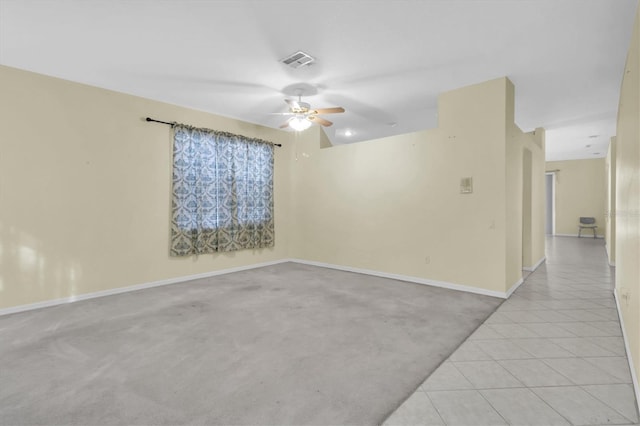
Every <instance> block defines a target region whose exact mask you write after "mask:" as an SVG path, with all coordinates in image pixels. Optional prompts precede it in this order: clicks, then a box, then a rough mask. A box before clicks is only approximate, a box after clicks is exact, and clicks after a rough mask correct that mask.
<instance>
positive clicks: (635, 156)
mask: <svg viewBox="0 0 640 426" xmlns="http://www.w3.org/2000/svg"><path fill="white" fill-rule="evenodd" d="M639 26H640V11H639V12H636V21H635V25H634V29H633V35H632V38H631V43H630V47H629V54H628V56H627V64H626V66H625V70H624V77H623V81H622V89H621V92H620V106H619V109H618V125H617V129H616V130H617V131H616V168H615V170H616V209H615V217H616V241H615V244H616V293H617V296H618V300H619V302H620V311H621V314H622V318H623V320H624V329H625V334H626V336H627V339H628V343H629V348H630V355H631V358H632V360H633V364H634V366H635V372H636V376H639V375H640V267H639V265H640V32H639V29H640V28H639ZM636 392H637V389H636Z"/></svg>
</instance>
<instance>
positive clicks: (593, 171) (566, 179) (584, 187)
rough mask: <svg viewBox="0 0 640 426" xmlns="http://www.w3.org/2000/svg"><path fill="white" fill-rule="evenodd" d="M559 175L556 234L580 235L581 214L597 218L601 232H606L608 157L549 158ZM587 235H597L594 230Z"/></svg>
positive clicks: (585, 233) (557, 182)
mask: <svg viewBox="0 0 640 426" xmlns="http://www.w3.org/2000/svg"><path fill="white" fill-rule="evenodd" d="M547 170H559V171H558V172H556V173H555V177H556V197H555V203H556V230H555V232H556V234H557V235H577V234H578V220H579V218H580V217H581V216H587V217H595V218H596V225H598V231H597V233H598V235H600V236H604V232H605V220H604V210H605V197H606V192H605V185H606V178H605V160H604V158H596V159H592V160H570V161H549V162H547ZM582 232H583V235H589V234H591V235H593V232H592V231H590V230H586V231H582Z"/></svg>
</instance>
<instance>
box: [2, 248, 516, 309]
mask: <svg viewBox="0 0 640 426" xmlns="http://www.w3.org/2000/svg"><path fill="white" fill-rule="evenodd" d="M285 262H296V263H302V264H306V265H313V266H321V267H324V268H331V269H338V270H341V271H347V272H355V273H358V274H366V275H373V276H377V277H382V278H391V279H394V280H399V281H407V282H412V283H416V284H423V285H430V286H434V287H441V288H447V289H450V290H457V291H464V292H467V293H474V294H481V295H484V296H492V297H499V298H501V299H506V298H508V297H509V296H510V295H511V293H513V291H515V290H516V288H517V287H518V286H519V285H520V284H522V279H520V281H518V282H517V283H516V284H514V285H513V286H512V287H511V289H510V290H509V292H508V293H505V292H501V291H495V290H486V289H482V288H477V287H471V286H466V285H462V284H454V283H449V282H445V281H436V280H429V279H425V278H418V277H412V276H408V275H399V274H390V273H387V272H381V271H374V270H371V269H360V268H352V267H349V266H342V265H333V264H329V263H322V262H314V261H310V260H302V259H279V260H274V261H270V262H262V263H255V264H251V265H246V266H239V267H236V268H228V269H221V270H218V271H211V272H204V273H202V274H195V275H185V276H180V277H175V278H168V279H166V280H160V281H152V282H148V283H143V284H136V285H132V286H127V287H119V288H114V289H109V290H103V291H96V292H93V293H85V294H79V295H74V296H69V297H63V298H60V299H53V300H45V301H43V302H36V303H29V304H26V305H18V306H12V307H10V308H4V309H0V316H2V315H9V314H15V313H18V312H24V311H31V310H33V309H40V308H48V307H51V306H57V305H64V304H66V303H72V302H77V301H80V300H88V299H95V298H97V297H104V296H112V295H114V294H121V293H128V292H130V291H138V290H144V289H147V288H153V287H160V286H164V285H169V284H176V283H180V282H184V281H191V280H196V279H200V278H209V277H214V276H216V275H224V274H230V273H233V272H240V271H246V270H249V269H255V268H261V267H264V266H270V265H277V264H279V263H285Z"/></svg>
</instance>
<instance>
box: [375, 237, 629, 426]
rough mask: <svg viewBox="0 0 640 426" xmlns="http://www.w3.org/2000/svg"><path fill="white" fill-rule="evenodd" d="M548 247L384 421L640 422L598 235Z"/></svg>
mask: <svg viewBox="0 0 640 426" xmlns="http://www.w3.org/2000/svg"><path fill="white" fill-rule="evenodd" d="M546 256H547V261H546V262H545V263H544V264H543V265H541V266H540V267H539V268H538V269H537V270H536V271H535V272H533V273H531V274H530V275H528V276H527V277H526V280H525V282H524V284H523V285H521V286H520V288H518V290H516V292H515V293H514V294H513V295H512V296H511V298H509V299H508V300H507V301H505V302H504V303H503V304H502V305H501V306H500V307H499V308H498V309H497V310H496V312H495V313H494V314H492V315H491V316H490V317H489V318H488V319H487V321H486V322H485V323H484V324H482V325H481V326H480V327H479V328H478V329H477V330H476V331H475V332H474V333H473V334H472V335H471V336H470V337H469V338H468V339H467V340H466V341H465V342H464V343H463V344H462V345H461V346H460V347H459V348H458V349H457V350H456V351H455V352H454V353H453V354H452V355H451V356H450V357H449V358H448V359H447V360H446V361H445V362H444V363H443V364H441V365H440V367H439V368H438V369H437V370H436V371H434V373H433V374H432V375H431V376H430V377H429V378H428V379H427V380H426V381H425V382H424V383H423V384H422V385H421V386H420V387H419V388H418V389H417V390H416V391H415V393H414V394H413V395H412V396H411V397H409V399H407V400H406V401H405V402H404V404H403V405H401V406H400V407H399V408H398V409H397V410H396V411H395V412H394V413H393V414H392V415H391V416H390V417H389V418H388V419H387V421H386V422H385V423H384V424H385V425H386V426H393V425H399V426H408V425H507V424H509V425H605V424H636V423H637V422H638V411H637V408H636V407H637V406H636V400H635V394H634V391H633V385H632V382H631V374H630V372H629V365H628V362H627V358H626V353H625V347H624V342H623V339H622V332H621V329H620V323H619V320H618V314H617V310H616V304H615V300H614V297H613V286H614V275H613V268H610V267H609V266H608V264H607V261H606V254H605V249H604V243H603V240H601V239H593V238H580V239H578V238H572V237H550V238H548V239H547V249H546Z"/></svg>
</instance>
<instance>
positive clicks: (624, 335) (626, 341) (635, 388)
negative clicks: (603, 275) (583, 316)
mask: <svg viewBox="0 0 640 426" xmlns="http://www.w3.org/2000/svg"><path fill="white" fill-rule="evenodd" d="M613 296H614V297H615V299H616V308H617V309H618V318H619V319H620V328H621V329H622V339H623V340H624V349H625V351H626V352H627V361H628V362H629V371H631V381H632V382H633V391H634V393H635V394H636V414H637V410H638V405H637V404H640V387H639V386H638V376H637V375H636V369H635V368H634V367H633V358H632V357H631V348H629V339H627V332H626V330H625V328H624V319H623V318H622V311H621V310H620V299H619V297H618V289H617V288H616V289H614V290H613Z"/></svg>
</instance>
